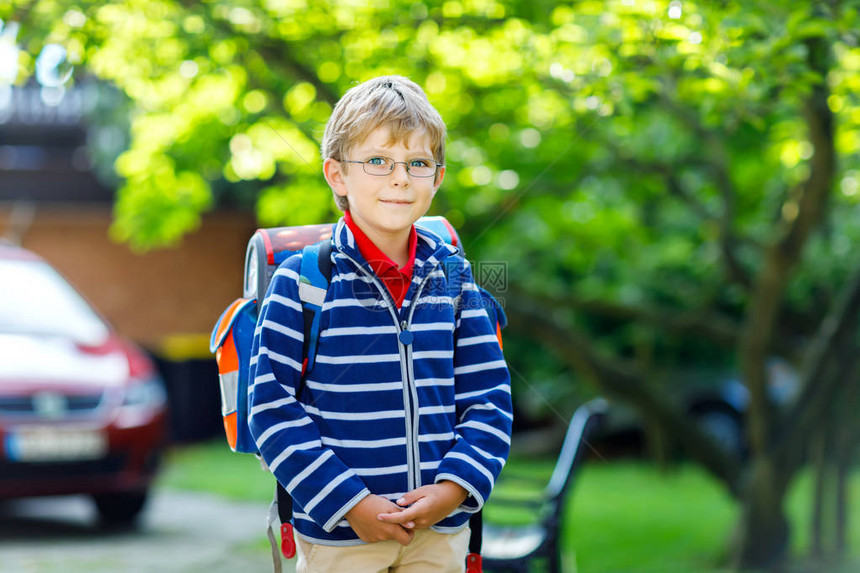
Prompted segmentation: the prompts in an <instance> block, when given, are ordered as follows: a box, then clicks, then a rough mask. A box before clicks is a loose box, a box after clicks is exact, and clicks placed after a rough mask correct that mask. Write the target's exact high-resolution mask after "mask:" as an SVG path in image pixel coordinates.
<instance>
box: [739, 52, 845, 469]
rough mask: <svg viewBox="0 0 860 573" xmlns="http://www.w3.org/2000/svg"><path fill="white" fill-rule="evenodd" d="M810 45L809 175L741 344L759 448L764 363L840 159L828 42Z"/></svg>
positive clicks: (765, 423)
mask: <svg viewBox="0 0 860 573" xmlns="http://www.w3.org/2000/svg"><path fill="white" fill-rule="evenodd" d="M807 44H808V47H809V50H808V54H809V56H808V58H809V65H810V68H811V69H813V70H815V71H817V72H819V73H820V75H821V77H822V78H824V79H823V80H822V81H821V82H819V83H818V84H816V85H814V86H813V88H812V93H811V95H810V96H809V98H808V99H807V101H806V103H805V110H804V111H805V118H806V123H807V128H808V130H809V138H810V141H811V142H812V145H813V149H814V153H813V156H812V158H811V160H810V174H809V177H808V178H807V180H806V181H805V182H804V184H803V185H802V187H801V189H800V191H801V193H800V196H799V198H798V200H797V203H796V208H793V209H789V210H784V213H788V214H789V215H791V214H793V213H796V215H795V216H794V218H793V219H792V218H791V217H789V218H787V219H784V221H783V225H782V228H781V229H780V232H779V234H778V236H777V240H776V241H774V242H773V243H772V244H771V246H770V247H768V249H767V250H766V252H765V256H764V261H763V265H762V270H761V273H760V274H759V276H758V279H757V281H756V286H755V290H754V293H753V297H752V299H751V301H750V307H749V308H750V312H749V315H748V319H747V323H746V325H745V327H744V336H743V338H742V341H741V347H740V356H741V364H742V372H743V378H744V382H745V383H746V385H747V387H748V388H749V390H750V428H749V429H750V441H751V444H752V447H753V449H754V451H757V452H764V451H765V449H766V448H767V447H768V446H769V442H770V439H771V432H772V427H773V426H772V416H773V414H772V412H771V406H770V404H769V401H768V396H767V379H766V375H765V368H764V363H765V360H766V358H767V354H768V353H769V352H770V351H771V347H772V342H773V339H774V336H775V334H776V327H777V324H778V318H779V310H780V307H781V305H782V298H783V293H784V291H785V287H786V285H787V283H788V280H789V278H790V276H791V272H792V269H793V268H794V266H795V265H796V263H797V261H798V259H799V257H800V255H801V252H802V250H803V247H804V246H805V244H806V242H807V239H808V238H809V235H810V233H811V232H812V230H813V229H814V228H815V227H816V226H817V225H818V224H819V222H820V221H821V218H822V215H823V212H824V207H825V204H826V202H827V198H828V196H829V194H830V191H831V187H832V183H833V176H834V169H835V162H836V154H835V149H834V139H833V115H832V112H831V111H830V108H829V107H828V104H827V97H828V95H829V90H828V87H827V80H826V77H827V71H828V65H829V61H828V58H829V53H828V50H829V47H828V46H827V44H826V43H825V42H824V41H823V39H821V38H811V39H810V40H808V42H807Z"/></svg>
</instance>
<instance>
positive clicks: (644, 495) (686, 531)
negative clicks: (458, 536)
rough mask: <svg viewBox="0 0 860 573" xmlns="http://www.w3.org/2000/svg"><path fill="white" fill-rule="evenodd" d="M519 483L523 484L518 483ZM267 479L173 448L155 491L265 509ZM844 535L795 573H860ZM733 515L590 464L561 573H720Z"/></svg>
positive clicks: (498, 513)
mask: <svg viewBox="0 0 860 573" xmlns="http://www.w3.org/2000/svg"><path fill="white" fill-rule="evenodd" d="M552 463H553V462H552V461H551V460H533V459H532V460H530V459H513V460H511V462H510V463H509V464H508V467H507V468H506V470H505V473H504V474H503V478H504V479H502V480H500V484H499V486H498V488H497V491H496V494H497V495H498V496H499V497H502V496H504V497H531V496H533V495H535V494H536V493H537V492H539V491H540V488H541V487H542V485H543V484H544V483H545V482H546V479H547V478H548V476H549V474H550V473H551V471H552ZM520 474H522V480H518V479H517V476H519V475H520ZM854 477H855V479H854V480H853V482H852V492H851V493H852V494H853V495H852V501H851V503H852V505H851V507H857V505H858V504H860V498H858V495H857V493H858V491H860V475H855V476H854ZM273 484H274V482H273V480H272V477H271V475H269V474H268V473H266V472H264V471H262V470H261V469H260V464H259V462H257V460H256V459H255V458H254V457H253V456H250V455H239V454H234V453H232V452H230V451H229V449H228V448H227V446H226V445H225V444H224V443H223V441H214V442H210V443H205V444H201V445H195V446H189V447H181V448H174V449H173V450H172V451H171V452H170V454H169V456H168V459H167V464H166V468H165V471H164V473H163V474H162V476H161V479H160V486H161V487H167V488H171V489H187V490H196V491H206V492H210V493H214V494H218V495H222V496H224V497H228V498H231V499H236V500H249V501H250V500H252V501H260V500H266V501H267V500H269V499H270V498H271V496H272V491H273ZM810 491H811V479H810V478H809V476H808V475H802V476H801V477H800V478H799V479H798V480H796V483H795V484H794V487H793V489H792V491H791V493H790V495H789V499H788V504H787V511H788V513H789V515H790V517H791V520H792V523H793V524H794V531H793V539H792V548H793V551H794V552H795V553H796V554H803V553H804V552H805V547H806V545H807V538H808V536H807V530H808V523H809V500H810ZM857 514H858V512H856V511H855V512H853V514H852V516H851V517H852V521H851V524H850V526H849V528H850V529H849V531H850V535H851V538H850V539H849V543H848V546H849V547H850V548H852V550H851V551H852V554H851V558H850V560H849V563H847V564H845V565H844V567H843V568H842V569H824V568H821V567H820V566H818V567H816V566H806V568H798V569H796V571H797V572H798V573H801V572H803V573H807V572H808V573H811V572H814V573H841V572H843V571H844V572H848V571H858V570H860V519H858V517H860V516H858V515H857ZM485 515H486V519H487V520H495V521H508V522H521V521H527V520H529V519H530V515H528V514H517V513H516V512H512V511H511V510H509V509H508V508H502V507H494V506H493V505H492V500H491V502H490V503H489V504H488V506H487V510H486V513H485ZM737 518H738V508H737V506H736V505H735V503H734V502H733V501H732V499H731V498H730V497H729V496H728V495H727V493H726V492H725V491H724V490H723V489H722V488H721V486H720V485H719V484H718V483H717V482H716V481H714V480H713V479H712V478H711V477H710V476H709V475H708V474H706V473H705V472H704V471H702V470H701V469H699V468H698V467H696V466H692V465H687V464H682V465H678V466H674V467H673V468H670V469H669V470H666V471H662V470H660V469H658V468H656V467H655V466H654V465H652V464H649V463H647V462H642V461H629V460H625V461H617V462H601V461H594V462H589V463H588V464H586V465H585V466H584V467H583V470H582V471H581V473H580V475H579V476H578V477H577V481H576V483H575V484H574V486H573V490H572V495H571V497H570V503H569V504H568V508H567V511H566V512H565V528H564V537H563V547H564V558H565V571H577V572H579V573H622V572H623V573H723V572H726V571H728V569H725V568H723V567H722V566H721V565H722V564H724V563H725V562H726V558H727V555H728V540H729V539H730V537H731V534H732V530H733V528H734V526H735V523H736V521H737Z"/></svg>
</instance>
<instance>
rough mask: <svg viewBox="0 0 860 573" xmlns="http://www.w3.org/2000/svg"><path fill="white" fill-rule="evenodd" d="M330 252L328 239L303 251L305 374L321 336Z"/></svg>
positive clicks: (329, 275) (311, 366) (313, 357)
mask: <svg viewBox="0 0 860 573" xmlns="http://www.w3.org/2000/svg"><path fill="white" fill-rule="evenodd" d="M331 251H332V243H331V240H330V239H326V240H324V241H320V242H319V243H314V244H313V245H307V246H305V247H304V248H303V249H302V268H301V273H300V277H299V299H301V301H302V315H303V316H304V320H305V329H304V330H305V332H304V333H305V344H304V356H305V361H306V362H305V365H304V371H305V372H308V371H310V369H311V368H313V365H314V359H315V358H316V352H317V342H318V341H319V336H320V315H321V314H322V305H323V302H325V297H326V292H328V285H329V282H330V281H331V271H332V263H331Z"/></svg>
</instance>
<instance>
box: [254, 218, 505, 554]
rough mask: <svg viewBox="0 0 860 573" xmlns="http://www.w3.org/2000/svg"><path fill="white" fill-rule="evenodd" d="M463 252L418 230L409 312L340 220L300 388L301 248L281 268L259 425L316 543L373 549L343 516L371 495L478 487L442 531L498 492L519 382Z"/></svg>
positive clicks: (271, 306) (257, 397)
mask: <svg viewBox="0 0 860 573" xmlns="http://www.w3.org/2000/svg"><path fill="white" fill-rule="evenodd" d="M457 251H458V250H457V249H456V247H452V246H450V245H447V244H446V243H444V242H443V241H442V240H441V239H440V238H439V237H438V236H436V235H434V234H433V233H430V232H429V231H425V230H423V229H420V228H419V229H418V244H417V253H416V260H415V269H414V272H413V279H412V284H411V285H410V287H409V290H408V292H407V294H406V299H405V300H404V301H403V304H402V305H401V308H400V309H398V308H397V307H396V306H395V305H394V303H393V301H392V299H391V295H390V294H389V293H388V291H387V290H386V289H385V287H384V286H383V285H382V283H381V282H380V281H379V279H378V278H377V277H376V276H375V275H374V274H373V273H372V272H371V271H370V270H369V266H368V264H367V262H366V261H365V260H364V259H363V257H362V256H361V253H360V252H359V250H358V248H357V246H356V244H355V238H354V237H353V235H352V233H351V231H350V230H349V229H348V227H347V226H346V224H345V223H344V221H343V219H341V221H340V222H339V223H338V224H337V226H336V228H335V233H334V249H333V250H332V262H333V268H332V278H331V284H330V286H329V289H328V291H327V293H326V297H325V302H324V304H323V306H322V312H321V315H320V338H319V343H318V344H319V346H318V349H317V354H316V362H315V364H314V366H313V368H312V369H311V370H310V371H309V372H308V373H307V375H306V378H305V383H304V385H303V386H301V385H300V384H299V381H300V378H301V371H302V358H303V356H302V342H303V338H304V334H303V317H302V310H301V304H300V302H299V300H300V299H299V294H298V291H299V288H305V287H301V286H300V280H299V270H300V267H301V255H300V254H298V255H294V256H291V257H289V258H288V259H287V260H285V261H284V263H283V264H282V265H281V266H280V267H279V268H278V270H277V271H276V272H275V274H274V276H273V278H272V282H271V284H270V286H269V291H268V293H267V295H266V297H265V299H264V300H263V304H262V305H261V309H260V315H259V319H258V321H257V328H256V332H255V336H254V344H253V357H252V359H251V380H252V381H253V385H252V387H251V388H250V390H249V402H250V406H249V407H250V416H249V418H250V421H249V426H250V429H251V433H252V434H253V435H254V439H255V440H256V443H257V446H258V447H259V449H260V453H261V454H262V457H263V459H264V460H265V462H266V463H267V464H268V466H269V468H270V469H271V471H272V472H273V473H274V475H275V477H276V478H277V479H278V481H279V482H280V483H281V484H283V485H284V487H285V488H286V490H287V491H288V492H289V493H290V495H291V496H292V497H293V501H294V503H293V518H294V523H295V528H296V531H297V532H298V533H299V535H301V536H302V537H303V538H304V539H306V540H307V541H310V542H312V543H319V544H324V545H357V544H360V543H363V542H362V541H361V540H360V539H358V536H357V535H356V534H355V533H354V532H353V531H352V529H351V528H350V527H349V524H348V523H347V521H346V520H345V519H344V516H345V515H346V513H347V512H348V511H349V510H350V509H352V508H353V507H354V506H355V505H356V504H357V503H358V502H359V501H361V499H362V498H364V497H365V496H366V495H368V494H369V493H374V494H377V495H381V496H383V497H385V498H387V499H390V500H392V501H394V500H396V499H398V498H399V497H400V496H402V495H403V494H404V493H406V492H407V491H410V490H412V489H415V488H416V487H420V486H421V485H425V484H430V483H436V482H439V481H442V480H450V481H453V482H456V483H458V484H460V485H461V486H463V487H464V488H465V489H466V490H467V491H468V492H469V494H470V495H469V497H468V499H467V500H466V501H465V502H464V503H463V505H461V506H460V507H459V508H458V509H457V510H456V511H455V512H454V513H452V514H451V515H449V516H448V517H446V518H445V519H443V520H442V521H440V522H439V523H438V524H436V526H434V529H435V530H437V531H440V532H444V533H453V532H455V531H459V530H460V529H462V528H463V527H465V526H466V523H467V521H468V519H469V515H470V514H471V513H474V512H476V511H477V510H478V509H480V508H481V506H482V505H483V504H484V501H485V500H486V499H487V497H488V496H489V495H490V492H491V490H492V489H493V484H494V482H495V479H496V478H497V477H498V475H499V472H500V471H501V469H502V466H503V465H504V464H505V460H506V459H507V455H508V450H509V448H510V432H511V421H512V413H511V394H510V377H509V374H508V370H507V366H506V364H505V361H504V358H503V356H502V352H501V349H500V348H499V344H498V341H497V339H496V337H495V332H494V327H493V325H491V324H490V320H489V318H488V317H487V314H486V312H485V311H484V309H483V308H482V304H483V303H482V299H481V295H480V293H479V292H478V290H477V287H476V286H475V284H474V282H473V280H472V274H471V269H470V267H469V264H468V262H466V261H465V260H464V259H463V258H462V257H461V256H460V255H458V254H457ZM443 263H444V264H445V268H447V269H448V270H447V272H445V271H444V270H443ZM299 387H301V388H302V390H301V394H300V395H299V396H296V389H297V388H299Z"/></svg>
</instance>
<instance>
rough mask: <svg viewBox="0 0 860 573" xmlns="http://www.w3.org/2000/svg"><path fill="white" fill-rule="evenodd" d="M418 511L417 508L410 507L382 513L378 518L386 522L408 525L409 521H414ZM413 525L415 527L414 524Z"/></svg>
mask: <svg viewBox="0 0 860 573" xmlns="http://www.w3.org/2000/svg"><path fill="white" fill-rule="evenodd" d="M416 513H417V512H416V510H415V509H414V508H411V507H410V508H408V509H404V510H403V511H398V512H394V513H380V514H379V515H377V516H376V518H377V519H379V521H384V522H385V523H397V524H399V525H403V526H406V524H407V523H412V522H413V520H414V519H415V514H416ZM412 527H414V524H413V526H412Z"/></svg>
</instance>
